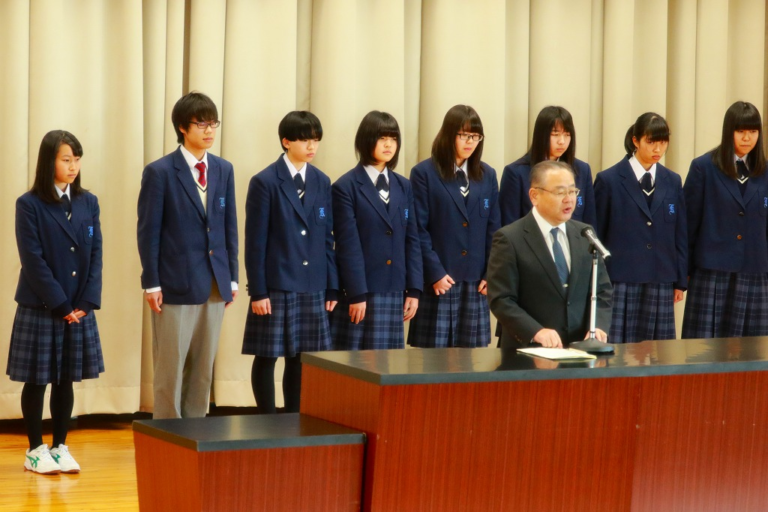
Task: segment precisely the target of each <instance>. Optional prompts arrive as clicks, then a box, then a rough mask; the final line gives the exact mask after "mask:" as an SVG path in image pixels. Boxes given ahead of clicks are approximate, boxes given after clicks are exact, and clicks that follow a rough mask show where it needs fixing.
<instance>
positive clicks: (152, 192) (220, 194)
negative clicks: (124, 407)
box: [137, 92, 239, 418]
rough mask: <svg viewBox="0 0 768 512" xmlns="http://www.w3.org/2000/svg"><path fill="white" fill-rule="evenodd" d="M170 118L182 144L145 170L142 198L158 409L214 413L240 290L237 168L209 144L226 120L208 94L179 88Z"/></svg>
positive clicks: (167, 413)
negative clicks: (229, 314)
mask: <svg viewBox="0 0 768 512" xmlns="http://www.w3.org/2000/svg"><path fill="white" fill-rule="evenodd" d="M171 120H172V121H173V128H174V130H175V131H176V136H177V140H178V142H179V144H180V145H179V147H178V149H176V150H175V151H173V152H172V153H170V154H168V155H165V156H164V157H162V158H160V159H159V160H155V161H154V162H152V163H150V164H149V165H147V166H146V167H145V168H144V174H143V175H142V178H141V191H140V192H139V204H138V214H139V215H138V216H139V220H138V229H137V235H138V245H139V258H140V259H141V267H142V274H141V286H142V288H144V298H145V299H146V301H147V303H148V304H149V307H150V309H151V310H152V312H151V320H152V353H153V362H154V385H153V387H154V399H155V403H154V413H153V417H154V418H199V417H204V416H205V415H206V413H207V411H208V403H209V396H210V390H211V381H212V380H213V362H214V358H215V357H216V351H217V348H218V345H219V335H220V333H221V323H222V321H223V319H224V308H225V307H227V306H228V305H229V304H231V303H232V302H233V301H234V300H235V298H236V297H237V292H238V286H237V280H238V271H239V266H238V261H237V250H238V249H237V247H238V246H237V242H238V241H237V210H236V208H235V176H234V169H233V167H232V164H231V163H229V162H228V161H226V160H224V159H223V158H220V157H218V156H216V155H213V154H211V153H210V152H209V151H208V150H209V149H210V148H211V146H213V143H214V140H215V139H216V130H217V128H218V127H219V126H220V125H221V122H220V121H219V114H218V110H217V108H216V105H215V104H214V103H213V101H212V100H211V98H209V97H208V96H206V95H205V94H202V93H199V92H190V93H189V94H186V95H184V96H182V97H181V98H180V99H179V100H178V101H177V102H176V104H175V105H174V107H173V112H172V113H171Z"/></svg>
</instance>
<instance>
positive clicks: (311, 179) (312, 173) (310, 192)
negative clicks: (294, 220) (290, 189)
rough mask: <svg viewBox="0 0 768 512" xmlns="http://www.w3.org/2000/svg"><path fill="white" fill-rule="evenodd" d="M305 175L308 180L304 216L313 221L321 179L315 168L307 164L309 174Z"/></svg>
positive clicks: (305, 190)
mask: <svg viewBox="0 0 768 512" xmlns="http://www.w3.org/2000/svg"><path fill="white" fill-rule="evenodd" d="M305 174H306V176H307V180H306V183H304V204H303V206H304V215H305V216H306V218H307V219H311V218H312V207H313V206H314V205H315V198H316V197H317V195H318V190H317V189H318V187H319V186H320V178H319V177H318V176H317V171H316V170H315V168H314V167H312V166H311V165H309V164H307V172H306V173H305ZM297 197H298V195H297ZM299 203H301V200H299Z"/></svg>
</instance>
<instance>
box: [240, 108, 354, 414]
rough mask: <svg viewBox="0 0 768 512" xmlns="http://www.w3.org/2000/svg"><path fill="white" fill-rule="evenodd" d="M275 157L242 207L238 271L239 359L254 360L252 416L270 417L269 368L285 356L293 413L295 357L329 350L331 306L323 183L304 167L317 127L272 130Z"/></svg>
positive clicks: (300, 116)
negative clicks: (242, 314) (241, 298)
mask: <svg viewBox="0 0 768 512" xmlns="http://www.w3.org/2000/svg"><path fill="white" fill-rule="evenodd" d="M278 135H279V137H280V145H281V147H282V148H283V154H282V155H280V157H279V158H278V159H277V161H275V163H273V164H271V165H270V166H269V167H267V168H266V169H264V170H263V171H261V172H259V173H258V174H256V175H255V176H254V177H253V178H252V179H251V183H250V185H249V187H248V198H247V200H246V204H245V270H246V273H247V276H248V294H249V295H250V298H251V305H250V308H249V310H248V318H247V320H246V324H245V335H244V338H243V354H252V355H254V356H256V357H255V358H254V360H253V368H252V370H251V385H252V386H253V394H254V396H255V398H256V404H257V406H258V408H259V412H260V413H262V414H274V413H275V363H276V361H277V358H278V357H285V373H284V374H283V396H284V397H285V411H286V412H298V411H299V403H300V396H301V359H300V358H301V353H302V352H316V351H320V350H330V348H331V334H330V328H329V325H328V314H327V313H326V311H333V309H334V307H335V306H336V295H337V293H338V289H339V284H338V281H339V279H338V274H337V270H336V257H335V254H334V250H333V244H334V241H333V212H332V210H331V180H330V179H328V177H327V176H326V175H325V174H323V173H322V172H321V171H320V169H318V168H317V167H314V166H313V165H311V164H310V162H312V160H313V159H314V158H315V154H316V153H317V149H318V147H319V145H320V140H321V139H322V138H323V127H322V125H321V124H320V120H319V119H318V118H317V117H316V116H315V115H314V114H312V113H311V112H304V111H301V112H299V111H295V112H290V113H289V114H287V115H286V116H285V117H284V118H283V120H282V121H280V126H279V127H278Z"/></svg>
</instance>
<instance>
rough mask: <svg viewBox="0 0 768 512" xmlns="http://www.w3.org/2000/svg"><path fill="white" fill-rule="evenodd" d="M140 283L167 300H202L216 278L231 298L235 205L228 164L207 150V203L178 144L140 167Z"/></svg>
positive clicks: (234, 278) (225, 296)
mask: <svg viewBox="0 0 768 512" xmlns="http://www.w3.org/2000/svg"><path fill="white" fill-rule="evenodd" d="M138 213H139V222H138V229H137V233H138V241H139V258H140V259H141V267H142V273H141V286H142V288H144V289H147V288H155V287H158V286H160V287H161V288H162V291H163V302H164V303H166V304H203V303H205V302H206V301H207V300H208V298H209V297H210V294H211V283H212V282H213V280H214V279H215V280H216V284H217V285H218V287H219V293H221V297H222V298H223V299H224V300H225V301H226V302H232V282H233V281H234V282H237V280H238V279H237V274H238V270H239V269H238V263H237V210H236V208H235V176H234V170H233V169H232V164H231V163H229V162H227V161H226V160H224V159H223V158H219V157H217V156H215V155H212V154H211V153H208V206H207V213H206V210H204V209H203V203H202V201H201V200H200V194H199V193H198V191H197V185H196V184H195V179H194V178H193V177H192V172H191V171H190V170H189V165H187V161H186V160H184V155H182V154H181V149H177V150H176V151H174V152H173V153H170V154H168V155H166V156H164V157H163V158H161V159H159V160H156V161H154V162H152V163H151V164H149V165H147V166H146V167H145V168H144V175H143V176H142V178H141V191H140V192H139V206H138Z"/></svg>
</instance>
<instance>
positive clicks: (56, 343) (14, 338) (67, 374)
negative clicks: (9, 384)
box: [6, 306, 104, 384]
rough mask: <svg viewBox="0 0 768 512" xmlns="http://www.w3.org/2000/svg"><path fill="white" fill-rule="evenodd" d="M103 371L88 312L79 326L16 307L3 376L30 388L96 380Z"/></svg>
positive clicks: (93, 323)
mask: <svg viewBox="0 0 768 512" xmlns="http://www.w3.org/2000/svg"><path fill="white" fill-rule="evenodd" d="M103 371H104V357H103V355H102V353H101V340H100V339H99V328H98V326H97V325H96V316H95V315H94V312H93V311H91V312H90V313H88V315H86V316H85V317H83V318H81V319H80V323H79V324H75V323H73V324H68V323H67V322H65V321H64V320H63V319H61V318H54V317H53V315H52V314H51V312H50V311H48V310H46V309H37V308H28V307H25V306H17V307H16V316H15V317H14V319H13V330H12V332H11V347H10V349H9V351H8V366H7V369H6V373H7V374H8V376H9V377H10V378H11V380H13V381H16V382H25V383H29V384H51V383H57V384H58V383H59V382H61V381H72V382H80V381H81V380H83V379H96V378H98V377H99V374H100V373H102V372H103Z"/></svg>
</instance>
